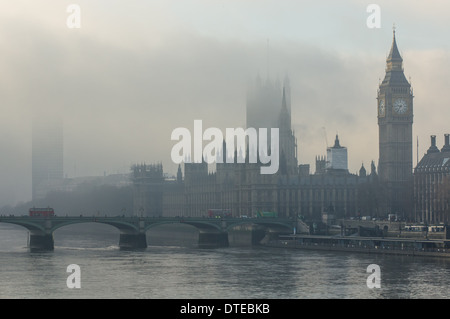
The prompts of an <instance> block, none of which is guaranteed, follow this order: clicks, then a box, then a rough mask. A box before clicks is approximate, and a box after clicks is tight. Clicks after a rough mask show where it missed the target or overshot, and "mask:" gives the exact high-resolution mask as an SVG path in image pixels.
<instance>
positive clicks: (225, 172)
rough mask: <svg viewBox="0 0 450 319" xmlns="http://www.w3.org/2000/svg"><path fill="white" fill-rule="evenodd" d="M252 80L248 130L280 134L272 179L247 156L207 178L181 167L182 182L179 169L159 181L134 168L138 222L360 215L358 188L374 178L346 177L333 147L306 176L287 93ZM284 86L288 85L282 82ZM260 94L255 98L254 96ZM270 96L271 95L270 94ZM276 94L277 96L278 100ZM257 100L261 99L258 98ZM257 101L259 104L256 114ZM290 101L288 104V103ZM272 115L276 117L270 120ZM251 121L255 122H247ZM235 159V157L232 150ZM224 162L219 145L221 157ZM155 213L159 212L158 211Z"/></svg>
mask: <svg viewBox="0 0 450 319" xmlns="http://www.w3.org/2000/svg"><path fill="white" fill-rule="evenodd" d="M258 81H259V80H257V83H256V87H257V88H259V91H258V90H256V91H252V98H251V99H249V101H248V104H247V116H248V117H250V118H247V125H252V127H255V128H259V127H263V125H267V126H268V125H272V126H269V127H278V128H279V130H280V136H279V138H280V140H279V145H280V166H279V170H278V172H277V173H276V174H273V175H271V174H267V175H264V174H260V167H261V165H262V164H261V163H259V162H257V163H250V162H249V154H248V150H247V152H245V153H244V154H239V155H241V156H243V157H244V159H245V162H244V163H237V162H235V163H226V162H227V161H226V158H224V161H223V163H216V171H215V172H213V173H211V172H208V165H207V163H206V162H202V163H185V164H184V179H183V172H182V168H181V166H179V168H178V173H177V178H176V179H163V172H162V167H161V166H160V165H156V166H155V165H150V166H142V165H141V166H135V167H134V168H133V185H134V196H135V200H134V204H135V214H138V215H139V214H142V215H143V216H154V215H155V214H156V215H157V214H161V215H163V216H190V217H201V216H206V215H207V212H208V210H210V209H226V210H231V212H232V214H233V215H234V216H249V217H250V216H256V214H257V213H258V212H261V211H269V212H276V213H278V216H284V217H296V216H303V217H305V218H307V219H309V220H317V221H322V214H323V213H325V212H327V213H329V214H331V213H332V215H333V216H335V217H336V218H342V217H350V216H356V215H358V214H359V212H360V209H359V207H358V205H359V203H360V202H361V201H360V200H358V192H359V189H360V187H361V186H362V185H366V184H367V183H370V181H371V180H373V179H374V178H375V175H376V173H375V172H373V174H371V175H367V176H366V175H364V176H358V175H356V174H350V173H349V172H348V163H347V148H346V147H343V146H341V145H340V142H339V138H338V137H337V136H336V141H335V145H334V146H333V147H330V148H328V150H327V158H326V159H325V157H319V158H316V172H315V174H313V175H311V174H310V172H309V165H307V164H300V165H298V163H297V142H296V138H295V135H294V132H293V130H292V129H291V114H290V107H288V105H290V95H289V94H288V92H290V91H289V90H286V88H284V89H282V90H281V89H279V88H277V87H276V86H274V85H273V84H270V85H269V84H268V83H266V84H265V85H266V86H267V87H266V88H270V89H268V91H264V90H263V87H265V86H263V85H262V84H261V83H259V82H258ZM285 83H289V82H288V79H285ZM258 92H259V93H258ZM270 92H271V93H270ZM277 92H282V93H281V94H277ZM269 93H270V94H273V95H274V96H278V97H279V100H278V102H277V103H275V104H274V105H271V108H270V109H271V112H268V113H267V115H266V116H267V118H264V116H265V112H264V111H263V110H265V109H266V108H268V105H267V103H268V102H269V101H272V100H271V98H269V97H267V99H264V96H266V95H267V94H269ZM258 94H262V95H261V96H259V95H258ZM257 101H264V103H262V104H261V110H259V109H258V105H257V103H256V102H257ZM288 101H289V102H288ZM274 110H276V112H277V113H278V115H275V114H274ZM252 116H255V117H256V118H251V117H252ZM234 152H235V159H236V158H237V157H238V152H237V150H234ZM220 153H221V154H222V156H227V154H228V152H227V145H226V143H225V142H224V143H223V146H222V150H221V152H220ZM158 209H159V211H158Z"/></svg>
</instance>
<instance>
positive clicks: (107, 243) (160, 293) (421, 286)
mask: <svg viewBox="0 0 450 319" xmlns="http://www.w3.org/2000/svg"><path fill="white" fill-rule="evenodd" d="M26 238H27V231H26V230H25V229H23V228H21V227H19V226H14V225H4V224H0V269H1V272H0V281H1V283H2V288H1V289H0V298H225V299H227V298H276V299H277V298H286V299H287V298H449V297H450V293H449V289H448V287H449V286H450V285H449V284H450V261H449V260H447V259H436V258H419V257H409V256H382V255H366V254H354V253H346V252H315V251H302V250H284V249H277V248H265V247H229V248H220V249H197V248H196V244H197V238H198V233H197V231H196V230H195V229H193V228H190V227H189V226H187V227H184V228H182V229H181V228H176V227H175V226H165V227H162V228H159V229H152V230H150V231H149V232H148V234H147V238H148V243H149V247H148V248H147V249H145V250H142V251H121V250H119V248H118V240H119V232H118V231H117V230H116V229H115V228H114V227H112V226H108V225H98V224H83V225H72V226H67V227H64V228H62V229H59V230H57V231H56V232H55V234H54V238H55V250H54V251H53V252H47V253H30V252H28V250H27V248H26ZM69 264H78V265H79V266H80V268H81V289H69V288H67V286H66V279H67V276H68V275H69V274H68V273H67V272H66V269H67V266H68V265H69ZM370 264H378V265H379V266H380V268H381V289H369V288H367V285H366V280H367V277H368V275H369V274H368V273H367V272H366V269H367V266H368V265H370Z"/></svg>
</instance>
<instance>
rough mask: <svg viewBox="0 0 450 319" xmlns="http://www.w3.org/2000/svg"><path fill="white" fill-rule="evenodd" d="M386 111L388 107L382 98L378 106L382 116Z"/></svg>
mask: <svg viewBox="0 0 450 319" xmlns="http://www.w3.org/2000/svg"><path fill="white" fill-rule="evenodd" d="M385 111H386V107H385V106H384V100H380V104H379V106H378V114H379V115H380V116H384V114H385Z"/></svg>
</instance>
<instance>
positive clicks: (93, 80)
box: [0, 0, 450, 207]
mask: <svg viewBox="0 0 450 319" xmlns="http://www.w3.org/2000/svg"><path fill="white" fill-rule="evenodd" d="M180 2H182V3H180ZM180 2H176V1H166V2H165V1H153V2H146V1H134V2H133V3H132V4H131V3H126V2H123V1H113V2H110V1H109V2H107V1H96V2H95V3H94V4H93V3H91V2H89V1H78V2H77V3H78V4H79V5H80V7H81V10H82V11H81V23H82V24H81V28H80V29H68V28H67V26H66V24H65V21H66V18H67V16H68V13H66V7H67V6H68V5H69V4H70V2H64V1H62V2H61V3H59V4H58V5H56V6H55V5H54V4H53V3H52V2H51V1H36V2H32V1H14V3H12V2H6V1H4V2H3V3H1V4H0V11H1V13H0V43H1V44H2V46H1V47H2V49H1V53H0V70H1V73H0V74H1V75H0V110H1V114H2V116H1V117H0V149H1V160H0V207H1V206H3V205H14V204H16V203H18V202H20V201H28V200H30V199H31V134H32V129H31V127H32V126H31V125H32V116H33V114H38V116H40V117H41V120H42V121H45V120H46V119H47V118H50V117H51V116H52V115H53V114H56V113H60V114H61V116H62V119H63V123H64V129H63V132H64V175H65V176H67V177H78V176H101V175H104V174H112V173H118V172H121V173H126V172H129V169H130V166H131V165H132V164H134V163H142V162H146V163H153V162H160V161H161V162H162V163H163V166H164V170H165V171H166V172H169V173H172V174H175V172H176V168H177V165H175V164H174V163H173V162H172V161H171V159H170V151H171V148H172V146H173V145H174V142H173V141H171V139H170V136H171V132H172V130H173V129H175V128H177V127H186V128H188V129H193V124H194V120H196V119H201V120H203V126H204V127H205V128H206V127H218V128H220V129H222V130H224V129H225V128H226V127H244V126H245V122H246V120H245V106H246V92H247V86H248V83H249V81H253V80H254V79H255V78H256V76H258V75H260V77H261V78H262V79H263V80H265V79H267V78H269V79H270V80H272V81H275V80H276V79H280V80H283V79H284V77H285V76H286V75H288V76H289V78H290V85H291V110H292V124H293V128H294V129H295V133H296V137H297V139H298V158H299V164H303V163H306V164H310V165H311V168H312V169H313V168H314V158H315V156H316V155H325V152H326V147H327V141H328V143H332V141H333V140H334V136H335V134H336V133H339V137H340V141H341V145H343V146H346V147H347V148H348V158H349V169H350V171H351V172H353V173H356V172H357V171H358V170H359V168H360V166H361V163H364V164H365V167H366V168H368V167H369V166H370V162H371V161H372V160H374V161H375V163H377V161H378V126H377V119H376V116H377V115H376V114H377V113H376V94H377V88H378V84H379V80H380V79H382V78H383V77H384V69H385V59H386V56H387V53H388V52H389V49H390V46H391V41H392V23H393V22H396V25H398V26H399V27H398V30H397V44H398V46H399V48H400V50H401V54H402V56H403V60H404V68H405V74H406V76H407V77H408V76H411V81H412V87H413V89H414V95H415V99H414V113H415V114H414V132H413V134H414V140H415V139H416V136H418V137H419V142H420V143H419V150H418V152H419V156H420V157H421V156H422V155H423V153H424V152H425V151H426V149H427V148H428V144H429V135H431V134H435V135H437V142H438V146H439V147H441V146H442V144H443V135H444V133H450V128H449V127H448V118H450V108H449V107H448V106H447V104H448V101H449V100H450V96H449V94H450V93H449V91H448V89H446V83H448V79H449V77H450V52H449V47H448V44H446V43H444V42H446V41H447V39H448V36H447V34H446V31H445V30H448V22H447V19H446V17H445V15H443V14H442V13H441V12H440V11H437V10H436V9H435V8H434V7H433V6H432V5H430V6H427V7H426V8H422V11H420V8H419V7H420V6H419V5H417V6H412V5H410V4H409V2H403V1H399V2H398V3H397V2H396V4H395V5H392V4H389V2H387V1H381V2H380V5H381V7H382V10H383V11H382V12H383V15H382V18H383V24H382V28H381V29H379V30H370V29H368V28H367V27H366V25H365V19H366V18H367V15H368V14H367V13H366V12H365V6H364V5H361V4H359V3H358V2H356V1H346V2H344V4H342V5H340V6H338V5H336V4H334V2H332V1H322V2H321V3H320V4H317V5H316V4H314V2H311V1H304V2H301V1H300V2H299V3H298V2H295V1H294V2H293V1H281V2H277V1H261V2H260V3H259V2H258V3H257V4H256V3H255V2H253V1H242V2H225V1H219V0H213V1H186V2H184V1H180ZM435 2H436V3H438V1H435ZM280 3H281V4H280ZM439 3H440V2H439ZM442 11H444V10H442ZM314 17H316V18H317V19H314ZM418 17H420V19H419V20H417V19H418ZM319 18H320V19H319ZM268 39H269V41H267V40H268ZM280 105H281V101H280ZM324 128H325V129H324ZM325 132H326V136H325V135H324V133H325ZM414 146H415V145H414ZM416 151H417V150H416V148H414V163H416Z"/></svg>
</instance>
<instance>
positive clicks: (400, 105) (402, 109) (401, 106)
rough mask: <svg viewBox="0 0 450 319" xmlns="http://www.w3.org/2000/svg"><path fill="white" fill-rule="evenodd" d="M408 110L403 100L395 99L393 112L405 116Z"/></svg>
mask: <svg viewBox="0 0 450 319" xmlns="http://www.w3.org/2000/svg"><path fill="white" fill-rule="evenodd" d="M407 110H408V104H407V103H406V101H405V100H404V99H397V100H395V102H394V111H395V112H397V113H398V114H405V113H406V111H407Z"/></svg>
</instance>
